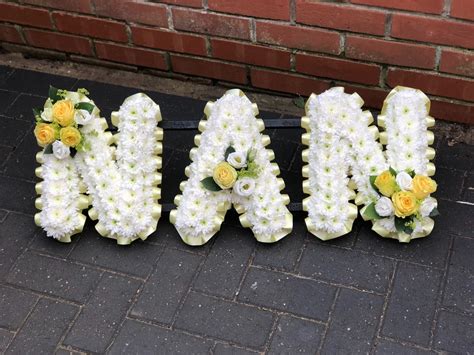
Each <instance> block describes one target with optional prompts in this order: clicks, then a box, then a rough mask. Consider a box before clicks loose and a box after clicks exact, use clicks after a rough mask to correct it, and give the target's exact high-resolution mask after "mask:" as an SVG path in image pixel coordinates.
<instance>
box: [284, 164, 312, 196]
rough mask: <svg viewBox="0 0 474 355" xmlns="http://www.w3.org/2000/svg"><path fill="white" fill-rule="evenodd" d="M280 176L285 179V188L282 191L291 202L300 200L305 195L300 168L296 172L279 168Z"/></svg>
mask: <svg viewBox="0 0 474 355" xmlns="http://www.w3.org/2000/svg"><path fill="white" fill-rule="evenodd" d="M280 177H281V178H283V180H284V181H285V189H284V190H283V191H282V193H284V194H288V195H289V196H290V200H291V202H301V201H302V200H303V198H305V197H306V195H303V185H302V181H303V180H302V179H303V178H302V176H301V169H299V171H298V172H293V171H287V170H281V174H280Z"/></svg>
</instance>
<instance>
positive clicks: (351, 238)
mask: <svg viewBox="0 0 474 355" xmlns="http://www.w3.org/2000/svg"><path fill="white" fill-rule="evenodd" d="M305 213H306V212H305ZM306 216H307V214H306ZM363 222H364V221H363V220H362V219H361V218H357V219H356V220H355V221H354V223H353V225H352V231H350V232H349V233H347V234H346V235H343V236H341V237H339V238H335V239H331V240H321V239H319V238H318V237H316V236H315V235H313V234H311V233H309V232H308V237H307V239H308V242H309V243H312V244H313V245H316V247H318V246H322V247H323V248H326V247H327V246H336V247H342V248H352V247H353V246H354V244H355V242H356V240H357V236H358V234H359V231H360V230H361V229H362V224H363ZM303 223H304V222H303Z"/></svg>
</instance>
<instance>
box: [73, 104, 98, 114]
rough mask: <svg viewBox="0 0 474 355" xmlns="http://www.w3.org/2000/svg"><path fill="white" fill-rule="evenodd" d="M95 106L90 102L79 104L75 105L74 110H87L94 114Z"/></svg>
mask: <svg viewBox="0 0 474 355" xmlns="http://www.w3.org/2000/svg"><path fill="white" fill-rule="evenodd" d="M94 107H95V106H94V105H92V104H91V103H90V102H79V103H77V104H76V105H74V108H75V109H76V110H86V111H87V112H89V113H92V111H93V110H94Z"/></svg>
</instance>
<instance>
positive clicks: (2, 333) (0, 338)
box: [0, 328, 14, 354]
mask: <svg viewBox="0 0 474 355" xmlns="http://www.w3.org/2000/svg"><path fill="white" fill-rule="evenodd" d="M13 335H14V334H13V333H12V332H9V331H8V330H6V329H1V328H0V353H1V354H4V353H5V351H6V350H7V346H8V344H10V341H11V340H12V339H13Z"/></svg>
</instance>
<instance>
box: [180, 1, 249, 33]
mask: <svg viewBox="0 0 474 355" xmlns="http://www.w3.org/2000/svg"><path fill="white" fill-rule="evenodd" d="M172 14H173V24H174V28H176V29H178V30H183V31H188V32H198V33H205V34H210V35H215V36H220V37H230V38H239V39H250V20H249V19H244V18H239V17H234V16H227V15H218V14H212V13H206V12H200V11H194V10H188V9H181V8H174V9H173V10H172Z"/></svg>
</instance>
